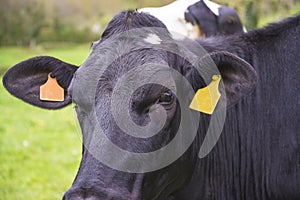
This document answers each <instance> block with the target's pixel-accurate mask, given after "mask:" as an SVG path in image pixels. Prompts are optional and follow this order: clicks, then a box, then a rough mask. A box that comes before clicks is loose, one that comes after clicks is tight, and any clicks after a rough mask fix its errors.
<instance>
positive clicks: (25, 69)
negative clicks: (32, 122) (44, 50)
mask: <svg viewBox="0 0 300 200" xmlns="http://www.w3.org/2000/svg"><path fill="white" fill-rule="evenodd" d="M77 69H78V66H75V65H71V64H68V63H65V62H62V61H61V60H58V59H56V58H53V57H48V56H40V57H34V58H31V59H28V60H25V61H23V62H20V63H18V64H16V65H15V66H13V67H12V68H10V69H9V70H8V71H7V72H6V73H5V75H4V77H3V85H4V87H5V88H6V89H7V90H8V91H9V92H10V93H11V94H12V95H14V96H15V97H17V98H19V99H22V100H23V101H25V102H27V103H29V104H32V105H34V106H38V107H40V108H46V109H59V108H62V107H65V106H66V105H68V104H70V103H72V99H71V94H68V87H69V85H70V83H71V80H72V78H73V75H74V73H75V72H76V70H77ZM49 74H50V75H51V77H52V78H56V80H57V82H58V84H59V85H60V86H61V87H62V88H63V90H64V91H63V92H64V99H63V100H61V101H45V100H41V99H40V86H42V85H43V84H45V82H46V81H47V79H48V75H49Z"/></svg>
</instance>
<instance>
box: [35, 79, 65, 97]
mask: <svg viewBox="0 0 300 200" xmlns="http://www.w3.org/2000/svg"><path fill="white" fill-rule="evenodd" d="M64 99H65V97H64V89H63V88H62V87H61V86H60V85H59V84H58V83H57V81H56V78H51V76H50V74H48V80H47V82H46V83H45V84H44V85H41V86H40V100H43V101H64Z"/></svg>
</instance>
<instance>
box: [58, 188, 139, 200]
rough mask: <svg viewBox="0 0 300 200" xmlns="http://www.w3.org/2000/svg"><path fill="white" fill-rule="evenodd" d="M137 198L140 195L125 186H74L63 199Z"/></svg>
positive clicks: (126, 199)
mask: <svg viewBox="0 0 300 200" xmlns="http://www.w3.org/2000/svg"><path fill="white" fill-rule="evenodd" d="M129 199H130V200H137V199H138V197H135V195H133V194H131V193H130V192H129V191H128V190H127V189H123V188H95V187H72V188H70V189H69V190H68V191H67V192H66V193H65V195H64V196H63V200H129Z"/></svg>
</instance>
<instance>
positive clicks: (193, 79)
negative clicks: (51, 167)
mask: <svg viewBox="0 0 300 200" xmlns="http://www.w3.org/2000/svg"><path fill="white" fill-rule="evenodd" d="M145 27H147V28H150V30H152V29H154V32H152V33H151V31H150V33H146V36H147V35H148V36H151V37H149V38H147V37H146V38H144V40H143V41H144V42H145V44H147V41H148V46H147V45H146V46H144V48H136V49H134V48H135V47H136V46H137V45H139V44H140V43H142V42H141V41H140V42H136V41H135V39H136V37H138V35H134V34H131V32H130V31H135V30H139V29H141V28H145ZM157 27H159V28H161V29H163V30H165V29H166V28H165V26H164V24H163V23H162V22H160V21H159V20H158V19H156V18H155V17H153V16H151V15H148V14H145V13H139V12H136V11H126V12H121V13H119V14H117V15H116V16H115V17H114V18H113V19H112V21H111V22H110V23H109V25H108V27H107V28H106V30H105V31H104V33H103V34H102V38H101V39H100V41H98V42H97V43H94V44H93V47H92V51H91V54H90V56H89V57H88V59H87V60H86V61H85V62H84V63H83V64H82V65H81V66H80V68H79V69H78V68H77V67H76V66H73V65H70V64H67V63H65V62H62V61H60V60H57V59H55V58H52V57H35V58H31V59H29V60H26V61H23V62H21V63H19V64H17V65H15V66H14V67H12V68H11V69H9V70H8V71H7V72H6V74H5V76H4V77H3V84H4V86H5V87H6V89H7V90H8V91H9V92H10V93H11V94H13V95H14V96H16V97H18V98H20V99H22V100H24V101H26V102H28V103H30V104H32V105H35V106H39V107H42V108H47V109H58V108H61V107H64V106H66V105H68V104H70V103H71V102H72V99H73V101H74V102H75V104H76V112H77V116H78V120H79V122H80V126H81V130H82V134H83V143H84V145H83V153H82V160H81V164H80V168H79V171H78V174H77V176H76V178H75V180H74V183H73V185H72V187H71V188H70V189H69V190H68V191H67V192H66V193H65V195H64V197H63V199H64V200H70V199H71V200H79V199H80V200H81V199H86V200H87V199H89V200H92V199H101V200H102V199H117V200H122V199H124V200H125V199H126V200H128V199H131V200H137V199H143V200H150V199H151V200H154V199H157V200H175V199H176V200H185V199H186V200H193V199H195V200H198V199H229V200H232V199H249V200H253V199H269V200H279V199H280V200H286V199H289V200H292V199H294V200H296V199H300V190H299V186H300V132H299V130H300V123H299V120H300V117H299V116H300V103H299V99H300V78H299V75H300V57H299V47H300V15H298V16H296V17H292V18H289V19H286V20H284V21H282V22H279V23H276V24H272V25H269V26H267V27H265V28H262V29H258V30H253V31H250V32H248V33H245V34H236V35H231V36H220V37H211V38H207V39H202V40H197V42H198V44H201V45H202V46H203V47H204V49H205V50H206V51H207V52H208V53H207V54H204V55H202V56H200V58H199V63H198V64H199V68H200V70H202V69H206V70H204V71H210V68H211V69H212V68H213V65H212V64H209V65H207V62H203V59H204V60H205V59H208V58H209V57H208V56H210V59H211V60H212V61H213V63H215V65H216V67H217V69H218V73H220V76H219V75H218V74H216V75H217V76H216V77H217V78H218V77H221V80H222V81H223V84H220V85H219V89H220V93H221V98H220V99H221V100H220V101H219V103H218V105H217V107H216V109H219V108H221V109H222V108H224V104H223V103H224V102H225V101H226V102H227V104H226V105H227V108H226V119H225V123H224V127H223V129H222V134H221V136H220V138H219V140H218V142H217V144H216V146H215V147H214V148H213V150H212V151H211V152H210V153H209V154H208V155H207V156H205V157H204V158H201V159H200V158H199V157H198V152H199V149H200V146H201V144H202V142H205V137H206V131H207V130H208V128H209V124H210V121H211V120H212V118H213V116H214V115H215V114H216V112H218V111H216V110H215V111H214V114H212V115H208V114H205V113H199V112H198V111H194V110H190V109H189V108H188V107H187V106H186V105H185V104H186V103H189V102H191V101H192V98H193V95H194V94H195V92H196V91H197V90H198V89H199V88H201V89H202V88H204V87H206V85H207V84H206V81H205V77H203V76H202V75H200V74H201V73H199V71H197V67H194V66H193V65H194V64H193V63H192V62H190V61H189V60H188V59H187V58H188V56H187V57H185V56H180V55H179V54H176V53H175V52H172V49H179V51H180V50H181V49H180V44H181V43H184V45H183V46H185V45H188V44H189V43H192V41H190V40H186V41H184V42H183V41H180V42H176V41H174V42H172V40H173V39H172V38H171V36H169V35H168V33H167V32H163V34H159V32H157V31H156V29H155V28H157ZM142 30H143V31H142V32H147V31H148V30H149V29H142ZM127 31H129V32H127ZM122 33H125V35H123V36H121V37H120V38H119V39H120V40H115V39H116V38H117V37H118V35H119V34H122ZM125 36H128V37H129V40H127V39H126V37H125ZM151 38H152V39H151ZM114 41H119V42H120V43H121V42H122V45H119V43H118V42H117V43H114ZM131 41H132V42H133V44H134V45H133V50H132V51H131V50H130V51H127V52H126V49H127V48H128V46H126V45H125V44H128V43H130V42H131ZM145 44H143V45H145ZM161 44H162V46H163V47H164V46H168V44H170V45H171V47H172V48H170V51H166V50H165V49H163V48H155V46H156V45H161ZM118 45H119V46H118ZM188 47H189V46H188ZM114 50H116V51H114ZM190 50H191V52H193V53H196V54H199V55H201V54H202V53H203V52H200V51H198V49H197V48H193V46H192V48H190ZM186 51H187V49H184V50H183V51H182V52H183V53H184V52H186ZM122 52H123V53H124V52H125V53H124V54H123V53H122ZM120 53H121V55H119V54H120ZM193 55H194V54H193ZM110 56H114V58H115V59H114V60H113V61H112V62H107V60H108V58H109V57H110ZM105 63H106V64H107V63H108V64H109V67H107V68H106V69H105V68H104V67H105V66H104V65H105ZM156 65H157V66H158V68H159V66H165V67H162V68H161V70H157V68H155V66H156ZM139 66H142V67H139ZM166 66H167V67H166ZM151 69H153V70H151ZM168 69H169V70H170V71H172V70H173V71H174V74H171V75H170V73H169V72H168ZM135 70H136V71H135ZM173 71H172V72H173ZM212 71H213V70H212ZM129 72H132V73H131V75H132V76H129V75H128V73H129ZM145 72H147V73H150V74H151V76H149V77H147V76H144V73H145ZM49 73H51V76H52V77H55V78H56V79H57V80H58V83H59V84H60V85H61V86H62V87H63V88H64V91H65V98H64V100H63V101H61V102H53V101H42V100H40V98H39V92H40V91H39V87H40V86H41V85H43V84H44V83H45V82H46V80H47V76H48V74H49ZM214 73H216V72H215V71H213V72H212V74H214ZM135 74H136V75H137V76H136V77H135V79H134V75H135ZM216 77H215V78H216ZM148 78H152V79H151V80H152V82H148V83H147V81H146V84H143V85H138V83H137V82H136V79H139V81H142V80H146V79H148ZM121 79H123V80H125V81H124V82H123V83H124V84H126V86H124V87H125V88H123V90H122V89H120V88H122V84H121V85H120V84H118V83H119V81H120V80H121ZM184 80H186V81H187V82H184ZM155 81H162V82H163V83H166V84H170V87H171V86H172V87H173V88H167V87H165V86H164V85H162V84H156V82H155ZM131 83H132V84H131ZM185 83H189V84H190V85H191V87H192V93H191V94H190V93H188V92H187V91H189V89H188V84H185ZM132 85H133V86H135V87H136V90H134V91H133V92H132V93H130V91H127V89H128V88H129V87H131V86H132ZM90 87H93V89H91V88H90ZM118 88H119V89H118ZM222 88H223V89H224V88H225V92H226V93H224V90H222ZM178 91H182V92H183V95H181V97H182V96H183V97H184V98H183V99H180V98H179V97H180V95H179V93H178ZM222 91H223V92H222ZM184 92H187V93H184ZM128 93H130V97H131V98H130V101H128V102H129V103H128V102H127V103H128V104H127V103H125V104H124V105H126V106H127V108H126V111H128V113H127V114H128V115H129V117H128V118H130V119H129V120H130V121H131V122H134V123H133V124H134V125H137V126H138V127H142V128H143V130H144V132H140V134H141V135H142V134H146V133H147V132H148V129H149V130H150V129H151V127H150V126H148V125H149V124H151V125H152V124H153V123H154V124H161V118H160V117H161V115H156V114H157V113H161V112H162V113H163V114H162V115H164V118H163V122H164V123H162V128H161V129H159V130H158V132H157V134H155V135H153V136H149V135H148V136H149V137H138V136H133V135H132V134H131V133H129V132H126V131H124V129H123V128H126V125H129V124H125V127H123V128H121V126H122V125H124V124H120V123H119V124H118V121H117V118H118V114H120V113H121V110H122V107H121V106H119V104H121V103H122V99H123V98H124V101H125V97H126V95H128ZM116 95H117V97H118V98H116V100H117V103H116V104H114V103H113V101H114V98H112V97H113V96H115V97H116ZM118 95H119V96H118ZM225 96H226V98H225ZM199 98H200V101H201V100H202V98H203V99H205V97H204V96H200V97H199ZM113 105H115V106H116V107H117V110H116V109H115V107H114V106H113ZM114 112H115V113H117V115H114ZM119 112H120V113H119ZM185 112H189V113H190V115H185V117H182V116H183V115H184V113H185ZM125 113H126V112H125ZM120 115H121V114H120ZM196 118H197V121H196V125H197V126H196V127H198V128H197V130H196V131H197V132H196V135H195V138H194V139H193V142H192V143H191V145H190V146H189V148H187V149H184V150H185V151H184V153H183V154H182V155H180V157H179V158H178V159H176V160H174V162H171V163H170V164H166V165H164V167H161V168H159V169H157V170H149V169H148V167H151V166H152V165H155V164H156V159H157V160H159V159H160V158H164V159H162V160H160V161H157V162H164V161H165V160H168V159H169V157H164V154H163V153H162V151H159V150H160V149H162V148H163V147H164V146H167V145H169V144H172V141H173V139H175V138H176V139H178V138H177V135H175V134H176V133H177V132H180V133H181V137H179V142H178V143H176V146H175V147H174V148H173V149H171V150H172V152H173V153H174V154H176V153H178V151H180V149H181V148H182V145H184V144H183V143H184V142H186V140H185V139H186V138H188V139H189V137H191V135H190V131H192V129H189V128H187V129H181V124H182V123H188V124H189V122H191V121H193V122H195V119H196ZM124 120H128V119H124ZM95 124H98V125H99V127H101V129H102V130H103V135H104V136H105V137H104V138H106V139H109V141H110V142H111V143H113V144H114V145H115V146H118V147H119V148H120V149H123V150H126V151H127V152H130V153H131V154H134V155H133V157H130V156H131V154H130V156H129V154H127V156H123V154H121V153H120V154H118V152H122V151H121V150H120V149H118V150H119V151H117V153H115V152H113V151H110V150H107V149H106V147H108V146H109V145H111V144H110V143H109V142H105V141H107V140H106V139H103V138H102V139H101V140H100V141H97V137H99V135H97V132H95V130H96V129H97V128H99V127H97V126H95ZM190 125H191V126H194V125H195V124H190ZM198 125H199V126H198ZM179 130H181V131H179ZM98 139H100V138H98ZM181 142H182V143H181ZM103 152H104V154H103ZM148 152H156V153H157V152H160V153H161V154H157V157H155V156H152V157H149V160H147V159H144V160H143V156H145V155H146V154H147V153H148ZM97 153H99V154H101V155H103V156H100V157H99V155H97ZM147 155H148V154H147ZM134 156H140V159H137V160H134V162H133V163H132V160H131V158H134ZM168 156H170V157H171V156H172V154H168ZM137 158H139V157H137ZM110 161H113V162H114V163H115V165H114V166H109V165H108V164H104V163H107V162H110ZM131 164H132V165H131ZM124 166H128V167H129V168H130V167H131V169H139V167H144V168H145V171H144V172H143V171H142V170H140V171H139V170H131V169H129V168H128V171H126V170H119V169H121V168H122V167H124ZM122 169H124V168H122ZM58 178H59V177H58Z"/></svg>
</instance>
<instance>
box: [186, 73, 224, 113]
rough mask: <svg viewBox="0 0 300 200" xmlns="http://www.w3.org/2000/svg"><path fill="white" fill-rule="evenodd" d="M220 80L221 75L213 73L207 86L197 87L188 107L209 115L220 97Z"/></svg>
mask: <svg viewBox="0 0 300 200" xmlns="http://www.w3.org/2000/svg"><path fill="white" fill-rule="evenodd" d="M220 80H221V75H214V76H213V77H212V82H211V83H210V84H209V85H208V86H206V87H204V88H201V89H199V90H198V91H197V92H196V94H195V96H194V98H193V100H192V102H191V104H190V109H193V110H197V111H199V112H203V113H206V114H210V115H211V114H212V113H213V112H214V110H215V108H216V106H217V103H218V101H219V99H220V97H221V94H220V92H219V83H220Z"/></svg>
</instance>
